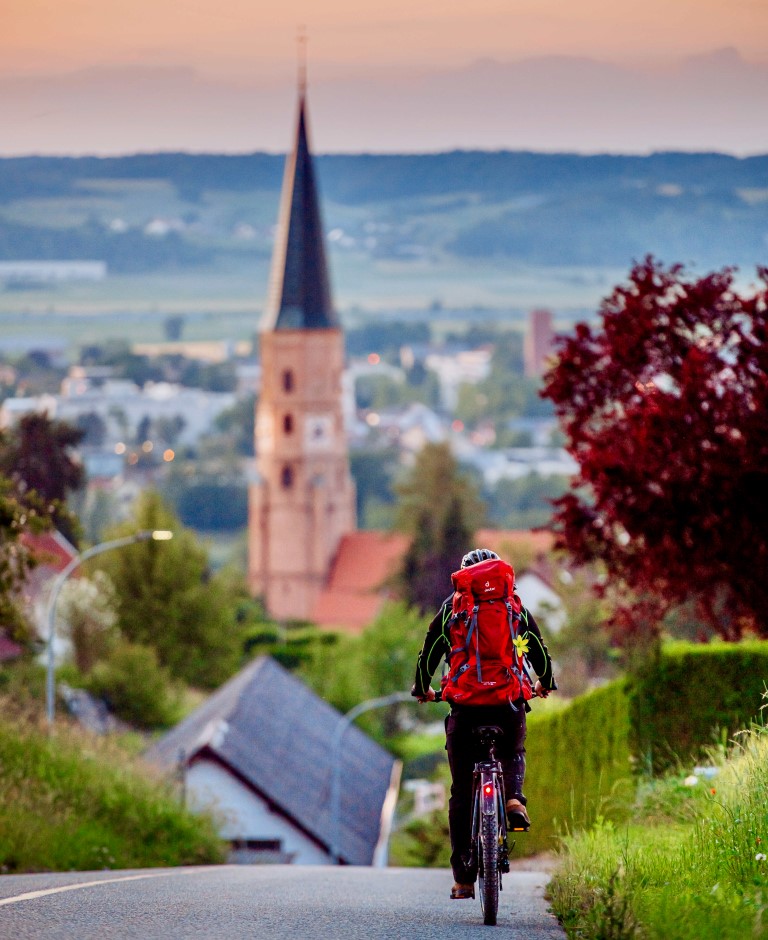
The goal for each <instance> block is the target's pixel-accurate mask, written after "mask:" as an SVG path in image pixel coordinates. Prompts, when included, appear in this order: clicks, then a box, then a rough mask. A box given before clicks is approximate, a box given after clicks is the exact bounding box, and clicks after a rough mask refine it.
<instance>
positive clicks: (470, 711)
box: [445, 701, 526, 884]
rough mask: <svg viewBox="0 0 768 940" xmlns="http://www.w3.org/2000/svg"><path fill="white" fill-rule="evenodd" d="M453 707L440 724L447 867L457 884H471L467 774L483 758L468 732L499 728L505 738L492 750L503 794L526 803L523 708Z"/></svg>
mask: <svg viewBox="0 0 768 940" xmlns="http://www.w3.org/2000/svg"><path fill="white" fill-rule="evenodd" d="M515 707H516V708H517V711H514V710H513V709H512V707H511V706H509V705H477V706H475V707H472V706H469V705H465V706H464V707H463V708H462V707H461V706H456V705H454V706H453V708H452V711H451V714H450V715H449V716H448V717H447V718H446V719H445V737H446V744H445V748H446V750H447V751H448V764H449V766H450V768H451V779H452V783H451V798H450V800H449V801H448V826H449V828H450V832H451V868H452V869H453V877H454V878H455V880H456V881H457V882H459V884H473V883H474V881H475V879H476V877H477V872H473V871H469V870H468V869H467V867H466V865H465V859H466V858H467V856H468V855H469V842H470V836H471V829H472V772H473V770H474V768H475V764H476V763H477V761H479V760H482V759H483V757H484V756H485V755H484V754H483V749H482V748H481V747H480V745H479V742H478V740H477V736H476V735H474V734H473V733H472V729H473V728H477V727H479V726H480V725H498V726H499V727H500V728H502V729H503V730H504V737H503V738H501V739H500V740H499V742H498V744H497V746H496V757H497V758H498V759H499V762H500V763H501V766H502V770H503V772H504V791H505V794H506V798H507V799H508V800H510V799H512V798H513V797H514V798H516V799H518V800H520V802H521V803H523V804H525V802H526V800H525V797H524V796H523V781H524V779H525V705H524V703H523V702H522V701H518V702H516V703H515Z"/></svg>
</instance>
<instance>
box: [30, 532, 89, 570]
mask: <svg viewBox="0 0 768 940" xmlns="http://www.w3.org/2000/svg"><path fill="white" fill-rule="evenodd" d="M21 541H22V542H23V543H24V545H25V546H26V547H27V548H28V549H29V551H30V552H31V553H32V554H33V555H34V557H35V558H36V559H37V561H38V563H39V564H41V565H46V566H47V567H50V568H53V569H54V570H56V571H62V570H63V569H64V568H66V566H67V565H68V564H69V562H70V561H72V559H73V558H74V557H75V555H77V550H76V549H75V547H74V545H71V544H70V543H69V542H68V541H67V539H65V538H64V536H63V535H62V534H61V533H60V532H57V531H56V530H55V529H54V530H53V531H48V532H24V533H22V536H21Z"/></svg>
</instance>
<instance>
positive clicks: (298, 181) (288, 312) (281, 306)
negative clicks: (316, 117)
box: [264, 79, 339, 330]
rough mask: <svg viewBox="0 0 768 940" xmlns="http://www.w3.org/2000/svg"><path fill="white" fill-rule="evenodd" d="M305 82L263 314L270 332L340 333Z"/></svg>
mask: <svg viewBox="0 0 768 940" xmlns="http://www.w3.org/2000/svg"><path fill="white" fill-rule="evenodd" d="M305 81H306V79H304V82H305ZM304 82H300V88H299V113H298V123H297V128H296V142H295V145H294V148H293V151H292V152H291V153H290V154H289V156H288V158H287V160H286V164H285V176H284V178H283V193H282V197H281V203H280V218H279V221H278V227H277V237H276V239H275V250H274V255H273V257H272V278H271V284H270V290H269V299H268V301H267V307H266V311H265V315H264V328H265V329H266V330H328V329H339V319H338V316H337V315H336V311H335V310H334V309H333V303H332V301H331V290H330V281H329V278H328V266H327V263H326V258H325V246H324V242H323V226H322V220H321V216H320V204H319V199H318V192H317V183H316V181H315V171H314V166H313V163H312V154H311V153H310V149H309V142H308V134H307V116H306V90H305V87H303V85H304Z"/></svg>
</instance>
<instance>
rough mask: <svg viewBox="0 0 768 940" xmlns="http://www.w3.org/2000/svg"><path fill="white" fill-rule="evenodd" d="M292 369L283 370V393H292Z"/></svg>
mask: <svg viewBox="0 0 768 940" xmlns="http://www.w3.org/2000/svg"><path fill="white" fill-rule="evenodd" d="M293 385H294V382H293V369H284V370H283V391H284V392H292V391H293Z"/></svg>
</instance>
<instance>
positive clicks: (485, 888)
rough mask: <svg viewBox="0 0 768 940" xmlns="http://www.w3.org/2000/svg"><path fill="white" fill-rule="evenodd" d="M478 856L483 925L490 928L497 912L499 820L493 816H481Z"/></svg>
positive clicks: (494, 921)
mask: <svg viewBox="0 0 768 940" xmlns="http://www.w3.org/2000/svg"><path fill="white" fill-rule="evenodd" d="M479 856H480V859H479V861H480V870H479V872H478V881H479V888H480V906H481V907H482V909H483V923H484V924H487V925H488V926H490V927H492V926H493V925H494V924H495V923H496V915H497V914H498V911H499V820H498V817H497V816H496V815H495V814H494V815H493V816H483V821H482V827H481V832H480V852H479Z"/></svg>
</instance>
